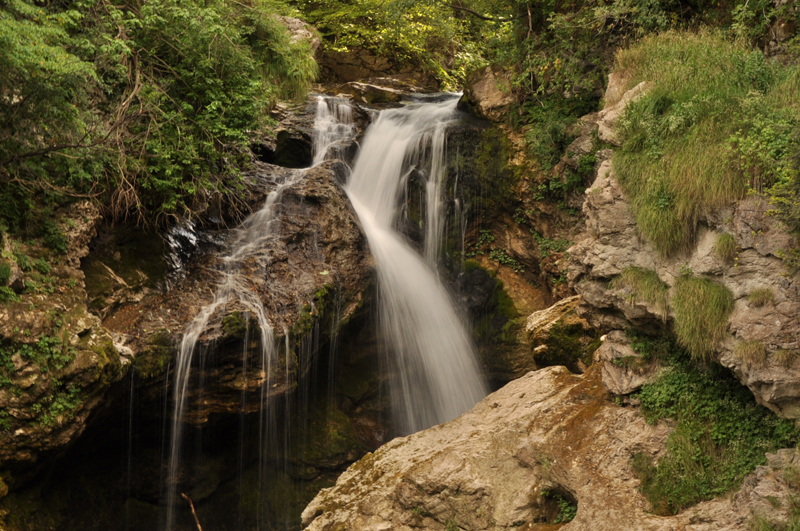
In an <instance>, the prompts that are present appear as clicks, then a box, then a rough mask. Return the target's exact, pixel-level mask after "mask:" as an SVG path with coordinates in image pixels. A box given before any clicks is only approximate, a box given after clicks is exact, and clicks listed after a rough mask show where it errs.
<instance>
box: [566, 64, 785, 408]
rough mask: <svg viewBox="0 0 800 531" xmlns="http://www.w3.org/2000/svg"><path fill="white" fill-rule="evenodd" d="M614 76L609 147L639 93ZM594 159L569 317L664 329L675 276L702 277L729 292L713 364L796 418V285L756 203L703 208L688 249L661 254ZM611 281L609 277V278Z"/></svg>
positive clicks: (777, 236)
mask: <svg viewBox="0 0 800 531" xmlns="http://www.w3.org/2000/svg"><path fill="white" fill-rule="evenodd" d="M623 82H624V80H623V79H622V76H612V77H611V82H610V84H609V88H608V92H607V96H606V101H607V106H606V109H604V110H603V111H602V112H601V113H600V114H599V116H598V117H597V119H598V120H599V131H600V137H601V138H604V139H605V140H606V141H608V142H611V143H612V144H619V139H618V138H617V137H616V135H615V133H614V124H615V123H616V120H617V119H618V117H619V115H620V113H621V112H622V111H623V110H624V104H626V102H629V101H631V100H633V99H635V98H636V97H637V96H638V95H640V94H641V93H642V91H643V90H646V84H644V83H643V84H641V85H639V86H637V87H635V88H634V89H632V90H630V91H628V92H626V93H624V94H623V95H622V96H620V95H619V94H616V93H619V92H621V89H620V86H621V85H622V83H623ZM602 155H603V156H602V157H598V159H599V164H598V167H597V172H596V178H595V180H594V183H593V184H592V185H591V186H590V187H589V188H587V190H586V194H585V202H584V204H583V213H584V215H585V217H586V237H585V239H583V240H582V241H579V242H578V243H577V244H576V245H574V246H573V247H572V248H570V249H569V251H568V252H569V255H570V262H569V280H570V282H571V283H572V284H573V286H574V289H575V291H576V292H577V293H579V294H580V295H581V296H582V301H581V304H580V306H579V308H578V311H579V313H580V314H581V315H582V316H584V317H585V318H586V319H587V320H588V321H589V323H591V324H592V326H594V327H596V328H599V329H602V330H606V331H607V330H614V329H627V328H630V327H633V326H636V327H640V328H645V329H650V330H654V331H656V330H669V329H670V328H671V325H672V323H673V322H674V318H675V305H674V303H673V302H670V301H674V295H675V289H676V282H678V281H679V279H681V278H689V277H691V278H698V279H706V280H708V281H711V282H714V283H716V284H719V285H721V286H724V288H726V289H727V290H729V291H730V293H731V296H732V300H733V303H732V309H731V311H730V314H729V318H728V319H727V324H725V325H724V333H723V335H722V336H721V337H720V338H718V339H719V340H718V341H715V344H714V347H715V348H714V350H716V351H717V352H718V354H717V355H716V358H715V359H717V360H718V361H719V363H721V364H722V365H724V366H726V367H728V368H730V369H731V370H732V371H734V372H735V373H736V375H737V376H738V377H739V379H740V380H741V381H742V383H743V384H745V385H747V387H748V388H750V390H751V391H752V392H753V394H754V395H755V397H756V399H757V400H758V401H759V403H761V404H763V405H765V406H767V407H769V408H770V409H772V410H773V411H775V412H776V413H778V414H779V415H781V416H784V417H787V418H791V419H797V418H800V372H799V371H800V366H798V364H797V362H798V347H800V344H798V336H797V330H798V325H799V324H800V323H799V322H798V319H799V318H800V298H798V287H800V286H798V283H797V281H796V280H795V279H794V277H792V276H790V275H788V274H787V270H786V267H785V266H784V264H783V261H782V260H781V258H780V253H781V250H783V249H787V248H789V247H791V246H793V245H794V241H793V238H792V237H791V236H790V235H789V234H787V233H786V231H785V230H784V229H783V228H782V227H781V225H780V223H779V222H778V221H777V220H775V219H774V218H772V217H770V216H769V215H768V211H769V205H768V204H767V202H766V200H765V199H764V198H763V197H760V196H758V195H755V194H754V195H750V196H748V197H746V198H745V199H743V200H741V201H739V202H737V203H736V204H734V205H731V206H730V207H728V208H725V209H722V210H718V211H709V212H706V213H705V215H704V216H703V223H702V225H701V226H700V227H698V230H697V236H696V238H695V240H694V244H693V245H692V247H691V248H690V249H688V250H686V251H684V252H679V253H677V254H675V255H673V256H669V257H664V256H663V255H662V254H661V253H659V252H658V251H657V250H656V248H655V247H654V246H653V245H652V244H651V243H650V242H648V241H647V240H646V239H644V238H643V237H642V236H641V235H640V233H639V231H638V229H637V226H636V220H635V218H634V216H633V214H632V212H631V207H630V205H629V203H628V201H627V199H626V197H625V194H624V193H623V192H622V189H621V188H620V185H619V183H618V182H617V180H616V178H615V173H614V164H613V160H612V158H613V152H612V150H610V149H607V150H605V151H604V152H603V153H602ZM632 271H635V272H638V274H639V275H646V274H650V275H651V281H652V282H655V283H657V284H659V285H660V286H661V287H660V288H656V289H657V290H660V295H658V296H653V295H651V296H647V295H646V294H645V293H644V292H643V290H644V288H643V287H642V286H637V285H636V282H630V281H626V280H625V278H626V275H627V274H630V273H631V272H632ZM615 279H616V280H615Z"/></svg>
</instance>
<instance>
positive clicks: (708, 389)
mask: <svg viewBox="0 0 800 531" xmlns="http://www.w3.org/2000/svg"><path fill="white" fill-rule="evenodd" d="M661 361H662V364H665V365H667V367H666V368H665V369H663V370H662V372H661V374H660V375H659V377H658V378H657V379H656V380H655V381H654V382H652V383H650V384H646V385H645V386H644V387H643V388H642V391H641V392H640V394H639V398H640V399H641V403H642V413H643V414H644V415H645V418H646V419H647V421H648V422H651V423H654V422H657V421H658V420H659V419H664V418H671V419H674V420H675V421H676V427H675V430H674V431H673V432H672V434H671V435H670V436H669V439H668V440H667V454H666V455H665V456H664V457H662V458H661V459H659V461H658V462H657V463H654V462H653V459H652V457H651V456H648V455H643V454H637V455H635V456H634V458H633V461H632V463H631V464H632V466H633V468H634V471H635V472H636V473H637V475H638V477H639V479H640V481H641V485H640V490H641V491H642V493H643V494H644V495H645V497H646V498H647V499H648V501H649V502H650V504H651V505H652V507H653V510H654V512H656V513H657V514H675V513H677V512H679V511H681V510H682V509H684V508H686V507H689V506H691V505H694V504H696V503H698V502H700V501H703V500H708V499H711V498H713V497H715V496H719V495H721V494H724V493H726V492H729V491H731V490H733V489H735V488H737V487H738V486H739V485H740V484H741V482H742V479H743V478H744V477H745V476H746V475H747V474H749V473H750V472H752V471H753V470H754V469H755V467H756V466H758V465H761V464H763V463H764V462H765V453H766V452H773V451H775V450H776V449H779V448H786V447H790V446H792V445H794V444H796V443H797V441H798V437H800V432H799V431H798V428H796V427H794V425H793V424H792V422H791V421H789V420H786V419H781V418H779V417H778V416H777V415H775V414H774V413H773V412H771V411H769V410H768V409H766V408H764V407H762V406H759V405H758V404H757V403H756V402H755V400H754V398H753V395H752V393H751V392H750V391H749V390H748V389H747V388H746V387H744V386H742V385H741V383H740V382H739V381H738V380H737V379H736V378H735V376H734V375H733V374H731V373H730V371H728V370H727V369H725V368H723V367H720V366H718V365H712V366H709V367H708V368H702V367H698V366H697V365H696V364H693V363H692V362H691V361H690V360H689V358H688V356H687V355H686V353H685V352H683V351H682V350H681V349H679V348H676V347H675V346H674V345H673V347H672V348H671V349H670V351H669V353H668V354H667V355H663V356H662V357H661Z"/></svg>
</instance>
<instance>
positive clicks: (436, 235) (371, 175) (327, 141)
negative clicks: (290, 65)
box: [165, 97, 486, 531]
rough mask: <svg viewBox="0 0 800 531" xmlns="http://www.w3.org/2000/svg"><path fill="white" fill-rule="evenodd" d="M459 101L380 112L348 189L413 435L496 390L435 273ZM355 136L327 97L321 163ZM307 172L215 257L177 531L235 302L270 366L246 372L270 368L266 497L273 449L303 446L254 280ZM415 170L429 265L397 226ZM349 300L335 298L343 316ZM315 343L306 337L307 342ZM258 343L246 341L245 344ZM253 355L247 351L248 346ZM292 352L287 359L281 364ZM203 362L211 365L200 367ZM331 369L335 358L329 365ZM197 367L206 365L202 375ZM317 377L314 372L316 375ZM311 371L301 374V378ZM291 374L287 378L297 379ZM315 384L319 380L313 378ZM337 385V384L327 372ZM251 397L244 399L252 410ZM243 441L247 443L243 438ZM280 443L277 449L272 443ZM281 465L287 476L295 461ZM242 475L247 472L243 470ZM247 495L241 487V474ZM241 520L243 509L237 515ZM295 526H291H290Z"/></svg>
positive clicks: (172, 441)
mask: <svg viewBox="0 0 800 531" xmlns="http://www.w3.org/2000/svg"><path fill="white" fill-rule="evenodd" d="M455 104H456V100H455V99H449V100H447V101H444V102H438V103H424V104H413V105H409V106H408V107H405V108H403V109H394V110H386V111H383V112H381V113H379V114H378V115H377V119H376V121H375V123H374V124H373V125H372V126H371V127H370V128H369V129H368V132H367V134H366V136H365V138H364V145H363V149H361V150H360V153H359V154H358V157H357V161H356V164H355V166H354V168H353V170H352V173H351V176H350V179H349V184H348V185H347V187H346V192H347V194H348V196H349V197H350V199H351V201H352V203H353V206H354V208H355V210H356V212H357V214H358V216H359V218H360V219H361V223H362V225H363V227H364V230H365V232H366V236H367V239H368V240H369V245H370V249H371V251H372V254H373V256H374V258H375V261H376V264H377V275H378V282H379V301H380V302H379V305H380V315H379V321H380V325H381V327H382V331H383V337H384V339H385V343H386V346H387V354H388V355H389V356H390V358H389V359H390V363H391V365H392V367H393V368H394V370H393V373H394V374H396V375H397V377H396V379H395V381H394V382H393V385H392V386H391V397H392V404H393V415H394V420H395V422H396V424H397V426H398V427H399V428H400V430H402V431H403V432H404V433H411V432H414V431H418V430H421V429H424V428H427V427H429V426H432V425H434V424H438V423H442V422H446V421H448V420H451V419H452V418H455V417H456V416H458V415H460V414H461V413H463V412H465V411H466V410H468V409H469V408H471V407H472V406H473V405H474V404H475V403H477V402H478V401H479V400H480V399H481V398H483V396H485V394H486V385H485V384H484V382H483V380H482V379H481V377H480V376H479V373H478V367H477V362H476V359H475V351H474V347H473V345H472V343H471V340H470V338H469V335H468V333H467V331H466V330H465V328H464V325H463V323H462V322H461V319H460V318H459V316H458V314H457V312H456V311H455V308H454V305H453V302H452V300H451V298H450V296H449V294H448V292H447V290H446V288H445V287H444V286H443V284H442V283H441V282H440V280H439V278H438V275H437V267H438V262H439V258H440V249H441V248H442V238H443V234H444V212H443V206H444V205H445V204H446V202H445V199H444V197H443V195H444V194H443V192H442V187H443V182H444V175H445V153H446V151H445V149H446V141H445V139H446V132H447V127H448V126H449V125H450V124H451V123H452V122H453V120H454V119H455V117H456V111H455ZM355 131H356V127H355V124H354V122H353V116H352V108H351V107H350V106H349V104H348V103H347V101H346V100H343V99H338V98H323V97H320V98H318V100H317V115H316V120H315V123H314V133H313V140H314V145H313V153H314V164H315V165H316V164H319V163H321V162H322V161H324V160H325V159H327V158H341V157H342V156H343V155H345V149H347V148H348V146H350V145H352V140H353V138H354V135H355ZM306 171H307V170H304V169H298V170H294V171H293V172H291V173H289V174H288V176H287V177H286V178H285V180H284V181H283V182H282V183H280V184H279V185H278V186H277V187H276V188H275V189H274V190H272V191H271V192H270V193H269V195H268V196H267V199H266V200H265V202H264V205H263V206H262V208H261V209H260V210H259V211H257V212H255V213H253V214H252V215H251V216H249V217H248V218H247V219H246V220H245V221H244V223H243V224H242V225H241V227H239V228H237V229H236V230H235V231H234V232H233V233H232V234H231V237H230V238H229V240H228V241H229V244H228V245H227V248H226V251H225V252H224V253H220V255H219V256H218V257H217V258H218V260H217V263H218V266H217V269H216V273H217V274H218V275H219V281H218V283H217V285H216V287H215V290H214V295H213V299H212V300H211V302H209V303H208V304H207V305H206V306H205V307H204V308H202V309H201V310H200V311H199V312H198V314H197V315H196V316H195V317H194V319H193V320H192V322H191V323H189V325H188V326H187V327H186V329H185V330H184V333H183V339H182V341H181V344H180V348H179V351H178V355H177V358H176V360H175V365H174V371H173V375H172V382H171V384H172V404H171V407H172V411H171V413H172V415H171V420H170V421H171V431H170V438H169V444H168V445H167V448H166V456H165V459H166V461H167V463H168V466H167V474H168V476H167V485H166V489H167V491H166V496H165V497H166V502H167V512H166V524H165V529H166V530H167V531H172V530H173V529H174V528H175V526H176V504H177V503H178V501H179V500H178V494H179V491H178V484H179V480H178V476H179V470H180V464H181V458H182V450H184V448H183V446H184V442H183V432H184V416H185V410H186V407H187V403H186V402H187V388H188V385H189V380H190V376H191V373H192V370H193V364H194V365H195V366H196V365H197V363H196V362H195V358H196V356H197V352H196V351H197V350H198V341H199V339H200V337H201V335H202V334H203V332H204V331H205V330H206V328H207V327H208V326H209V323H210V322H211V319H212V317H213V316H214V315H215V313H217V312H219V311H221V310H223V309H225V308H229V307H230V306H231V305H235V307H237V308H240V309H243V310H244V312H245V313H246V314H248V315H249V316H250V318H251V319H249V320H248V326H250V323H251V321H252V322H253V323H255V325H256V326H257V329H256V328H255V327H253V328H248V330H247V332H246V336H247V335H252V334H254V333H258V334H259V337H260V344H259V349H260V356H259V357H258V358H257V359H258V360H259V361H257V362H256V364H260V367H252V366H248V362H247V354H246V352H245V353H244V354H243V356H244V357H243V359H242V366H241V370H242V371H243V372H245V373H246V372H248V371H252V370H254V369H255V370H259V371H260V372H261V374H260V376H261V380H262V383H261V395H260V398H259V410H260V413H259V417H258V430H259V431H258V434H259V439H260V440H259V448H258V449H257V450H258V451H257V455H258V479H257V481H258V488H259V490H260V491H263V490H264V487H265V486H266V485H267V484H268V482H269V481H271V478H270V476H269V473H268V470H267V465H266V463H267V460H268V459H269V455H270V451H269V448H280V449H283V450H285V449H287V448H289V447H290V445H291V444H294V443H295V442H296V441H290V440H289V437H290V436H289V433H288V431H286V432H284V433H278V432H277V431H276V429H275V423H276V421H275V418H276V417H277V416H279V415H282V416H283V417H285V419H287V422H288V419H292V418H294V417H299V418H297V421H298V422H301V423H302V422H305V420H304V418H302V413H303V408H304V407H307V404H306V403H307V402H308V401H307V400H306V401H305V402H303V401H302V399H303V396H300V397H299V398H300V400H301V403H300V404H299V408H298V409H297V410H295V408H294V406H293V404H292V399H291V398H287V400H285V402H284V403H283V404H282V408H283V410H279V409H277V405H276V404H273V403H272V401H271V400H269V399H268V398H269V390H270V389H271V388H272V387H273V386H277V385H278V384H286V387H287V388H291V383H292V382H288V381H287V382H282V381H281V382H278V381H276V377H275V375H274V374H273V367H277V365H279V364H284V365H285V367H287V368H288V367H289V366H290V363H292V354H291V353H290V352H291V345H290V338H289V333H288V331H287V330H283V332H282V333H283V335H284V336H285V344H284V345H283V346H280V345H278V344H277V341H276V337H275V336H276V334H275V332H274V330H273V327H272V324H271V323H270V320H269V318H268V316H267V313H266V310H265V309H264V306H263V304H262V301H261V300H260V299H259V297H258V295H257V292H255V291H252V290H251V289H250V288H251V281H250V279H249V278H248V276H247V273H246V272H247V271H248V269H249V268H250V267H249V266H250V265H252V264H253V263H257V264H260V267H266V265H267V264H269V256H268V252H267V250H266V249H268V248H269V247H268V245H267V244H268V242H269V240H270V238H272V237H273V236H274V228H275V226H276V225H275V224H276V223H280V222H281V220H280V218H279V217H278V208H277V207H278V206H279V204H280V201H281V197H282V196H283V192H284V191H285V190H287V189H288V188H289V187H291V186H293V185H294V184H296V183H297V182H299V181H300V180H301V179H303V177H304V175H305V172H306ZM412 171H416V172H418V173H419V174H420V175H423V176H424V178H425V180H426V183H427V184H426V191H425V202H426V209H425V236H424V242H423V247H424V257H423V256H422V255H420V254H419V253H418V252H417V251H415V250H414V249H412V247H411V246H410V244H409V243H408V242H406V241H404V240H403V238H402V237H401V235H400V234H399V233H398V232H397V231H395V230H394V229H393V224H394V222H395V221H396V219H397V217H398V214H399V212H400V208H401V203H402V196H403V193H404V191H405V188H406V186H405V185H406V184H407V179H408V177H409V175H410V173H411V172H412ZM339 305H341V301H340V300H339V301H337V309H336V311H337V312H338V311H339V310H340V308H338V306H339ZM318 334H319V325H318V324H317V325H316V326H315V328H314V334H313V337H311V338H310V340H312V341H314V342H315V343H314V346H313V348H312V346H311V345H310V344H309V345H304V344H303V342H301V343H300V344H299V345H297V348H299V349H300V351H301V352H300V358H301V359H306V358H308V357H309V356H310V354H309V355H308V356H303V355H302V352H303V351H304V349H310V350H309V352H310V351H311V350H314V351H315V350H316V342H318V339H319V338H318ZM332 335H334V337H332V338H331V345H330V355H331V357H332V358H333V357H334V355H335V351H336V349H337V342H336V341H337V340H336V338H335V329H334V330H332ZM307 339H308V338H307ZM245 342H246V343H247V342H248V341H247V340H246V341H245ZM245 348H246V347H245ZM281 348H283V350H284V355H285V358H284V359H282V360H279V359H278V356H279V351H280V350H281ZM203 359H204V358H203V357H201V362H202V360H203ZM330 363H331V366H333V362H332V361H331V362H330ZM195 370H196V369H195ZM315 371H316V369H315V368H314V369H313V370H312V371H311V374H312V375H314V374H315ZM301 372H302V371H301ZM286 377H287V378H289V372H288V371H287V374H286ZM314 378H316V376H314ZM327 381H328V384H329V389H330V388H332V387H333V386H332V381H331V375H330V374H329V375H328V380H327ZM308 392H309V389H308V388H307V387H304V388H300V389H299V390H298V395H303V394H304V393H305V394H308ZM245 401H246V398H245V396H244V394H243V395H242V404H243V410H244V406H245ZM245 427H246V421H245V419H244V417H243V418H242V419H240V431H241V432H242V434H244V432H245V431H246V430H245ZM242 437H244V435H242ZM273 445H275V446H273ZM243 453H244V447H243V443H242V442H240V456H239V467H240V469H241V468H242V466H243V461H242V459H243V457H242V455H243ZM283 455H284V456H285V459H286V460H287V461H286V462H285V463H284V464H283V466H284V468H285V469H286V470H288V468H289V466H290V465H289V462H288V453H286V452H284V454H283ZM240 474H241V470H240ZM238 484H239V487H240V489H241V488H242V485H243V484H242V482H241V478H240V479H239V483H238ZM231 514H232V515H233V514H234V513H233V512H232V513H231ZM267 518H268V516H267V515H266V514H262V511H261V510H260V507H259V511H258V514H257V523H256V526H257V529H266V528H271V527H273V525H274V524H277V522H272V521H268V520H267ZM287 525H288V524H287Z"/></svg>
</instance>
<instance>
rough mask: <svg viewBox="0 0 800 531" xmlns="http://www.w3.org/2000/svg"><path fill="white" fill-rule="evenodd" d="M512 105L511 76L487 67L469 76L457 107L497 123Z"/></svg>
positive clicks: (492, 66) (493, 67)
mask: <svg viewBox="0 0 800 531" xmlns="http://www.w3.org/2000/svg"><path fill="white" fill-rule="evenodd" d="M512 103H514V96H513V95H512V94H511V74H510V73H509V72H506V71H505V70H503V69H502V68H500V67H499V66H496V65H489V66H485V67H483V68H481V69H479V70H476V71H475V72H472V73H471V74H470V75H469V77H468V78H467V83H466V86H465V88H464V96H463V97H462V98H461V101H460V102H459V107H460V108H461V109H463V110H470V111H472V112H474V113H475V114H477V115H478V116H480V117H482V118H486V119H488V120H494V121H498V120H501V119H502V118H503V116H505V114H504V111H505V110H506V109H507V108H508V106H509V105H511V104H512Z"/></svg>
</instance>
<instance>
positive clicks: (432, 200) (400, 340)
mask: <svg viewBox="0 0 800 531" xmlns="http://www.w3.org/2000/svg"><path fill="white" fill-rule="evenodd" d="M456 103H457V99H456V98H452V99H449V100H446V101H444V102H438V103H423V104H414V105H410V106H408V107H405V108H402V109H391V110H385V111H382V112H381V113H380V114H379V115H378V117H377V119H376V120H375V122H374V123H373V124H372V125H371V126H370V127H369V129H367V133H366V135H365V137H364V140H363V143H362V148H361V150H360V152H359V154H358V157H357V159H356V162H355V166H354V168H353V172H352V175H351V177H350V180H349V182H348V185H347V188H346V191H347V194H348V196H349V197H350V200H351V202H352V204H353V207H354V208H355V210H356V213H357V214H358V217H359V218H360V220H361V224H362V226H363V227H364V231H365V233H366V235H367V239H368V241H369V245H370V250H371V252H372V255H373V256H374V258H375V262H376V265H377V273H378V284H379V301H380V302H379V305H380V322H381V327H382V331H383V334H384V339H385V341H386V343H387V347H388V351H389V352H388V358H389V363H390V364H391V365H392V366H393V367H394V369H395V370H394V373H395V374H396V378H395V382H394V383H393V385H391V398H392V408H393V415H394V417H395V421H396V422H397V423H398V425H399V427H400V429H401V430H402V431H403V432H404V433H412V432H415V431H418V430H421V429H425V428H428V427H430V426H432V425H434V424H440V423H442V422H447V421H449V420H452V419H453V418H455V417H457V416H458V415H460V414H462V413H464V412H465V411H467V410H468V409H470V408H471V407H472V406H474V405H475V404H476V403H477V402H478V401H479V400H481V399H482V398H483V397H484V396H485V395H486V393H487V387H486V384H485V383H484V381H483V379H482V377H481V376H480V374H479V371H478V365H477V361H476V354H475V348H474V346H473V344H472V341H471V339H470V337H469V334H468V332H467V331H466V329H465V328H464V325H463V323H462V321H461V319H460V318H459V316H458V315H457V313H456V311H455V309H454V306H453V301H452V300H451V298H450V296H449V294H448V292H447V290H446V289H445V287H444V286H443V285H442V284H441V283H440V281H439V279H438V277H437V274H436V271H435V269H434V267H435V266H436V261H437V259H438V252H439V251H438V250H439V249H440V248H441V238H442V226H443V221H442V219H441V218H442V217H443V216H442V212H441V204H442V199H441V197H440V194H441V192H440V188H441V181H442V175H443V173H444V164H443V160H444V148H445V142H444V139H445V132H446V128H447V126H448V125H449V124H451V123H452V122H453V121H454V119H455V117H456V110H455V107H456ZM423 162H428V163H429V164H430V166H429V167H428V168H423V167H420V164H421V163H423ZM414 169H417V170H419V171H425V170H427V178H426V180H427V186H426V201H427V205H426V219H425V229H426V230H425V242H424V248H425V255H426V256H425V259H423V257H422V256H420V255H419V254H418V253H417V252H416V251H414V250H413V249H412V248H411V246H410V245H409V244H408V243H407V242H406V241H404V240H403V239H402V237H401V235H400V234H399V233H398V232H397V231H396V230H394V229H393V224H394V222H395V220H396V218H397V216H398V213H399V212H400V208H401V198H402V196H403V191H404V186H405V181H406V179H407V177H408V175H409V173H410V171H412V170H414Z"/></svg>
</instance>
